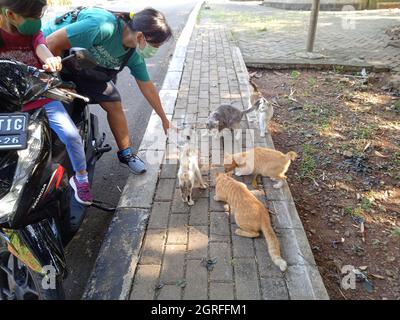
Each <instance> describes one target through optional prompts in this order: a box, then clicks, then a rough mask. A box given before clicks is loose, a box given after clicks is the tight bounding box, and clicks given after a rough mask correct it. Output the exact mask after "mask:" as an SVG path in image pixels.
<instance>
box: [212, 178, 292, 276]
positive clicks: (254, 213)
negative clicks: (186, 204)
mask: <svg viewBox="0 0 400 320" xmlns="http://www.w3.org/2000/svg"><path fill="white" fill-rule="evenodd" d="M215 181H216V185H215V196H214V200H215V201H224V202H226V203H227V204H228V205H229V207H230V209H231V212H232V213H233V214H234V215H235V221H236V224H237V225H238V227H239V228H238V229H236V231H235V233H236V234H237V235H239V236H242V237H248V238H255V237H258V236H259V235H260V231H262V233H263V234H264V237H265V239H266V240H267V245H268V252H269V255H270V256H271V259H272V261H273V262H274V263H275V264H276V265H277V266H278V267H279V269H280V270H281V271H285V270H286V268H287V263H286V261H285V260H283V259H282V257H281V250H280V245H279V241H278V238H277V237H276V234H275V232H274V230H273V229H272V226H271V221H270V217H269V213H268V209H267V208H266V207H265V206H264V205H263V204H262V203H261V201H259V200H258V199H257V198H256V197H255V196H254V195H253V194H252V193H251V192H250V190H249V189H247V186H246V185H245V184H244V183H242V182H239V181H236V180H235V179H233V178H232V177H230V176H228V175H227V174H225V173H220V172H219V173H217V174H216V177H215Z"/></svg>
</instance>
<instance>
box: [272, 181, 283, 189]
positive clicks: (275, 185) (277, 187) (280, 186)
mask: <svg viewBox="0 0 400 320" xmlns="http://www.w3.org/2000/svg"><path fill="white" fill-rule="evenodd" d="M282 185H283V182H282V181H279V182H278V183H275V184H274V185H273V187H274V188H275V189H280V188H282Z"/></svg>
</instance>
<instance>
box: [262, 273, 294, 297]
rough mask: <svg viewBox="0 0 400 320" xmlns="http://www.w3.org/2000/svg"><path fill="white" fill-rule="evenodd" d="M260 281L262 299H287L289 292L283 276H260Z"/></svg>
mask: <svg viewBox="0 0 400 320" xmlns="http://www.w3.org/2000/svg"><path fill="white" fill-rule="evenodd" d="M260 282H261V292H262V299H263V300H289V292H288V289H287V287H286V282H285V279H284V278H283V277H279V278H275V277H266V278H261V279H260Z"/></svg>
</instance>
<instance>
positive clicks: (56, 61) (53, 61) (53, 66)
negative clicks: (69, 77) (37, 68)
mask: <svg viewBox="0 0 400 320" xmlns="http://www.w3.org/2000/svg"><path fill="white" fill-rule="evenodd" d="M43 69H44V70H45V71H47V72H58V71H61V69H62V63H61V57H50V58H47V59H46V61H45V64H44V65H43Z"/></svg>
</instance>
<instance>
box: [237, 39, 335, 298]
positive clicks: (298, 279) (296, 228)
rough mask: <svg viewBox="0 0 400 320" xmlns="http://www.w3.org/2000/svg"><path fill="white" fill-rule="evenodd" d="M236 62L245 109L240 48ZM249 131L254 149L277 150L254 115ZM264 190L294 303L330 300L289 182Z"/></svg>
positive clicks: (266, 181) (244, 75) (268, 182)
mask: <svg viewBox="0 0 400 320" xmlns="http://www.w3.org/2000/svg"><path fill="white" fill-rule="evenodd" d="M235 55H236V58H237V59H236V61H234V64H235V69H236V74H237V77H238V81H239V86H240V91H241V94H242V101H243V105H244V106H245V107H247V106H248V105H249V104H250V92H251V91H250V86H249V74H248V71H247V68H246V64H245V61H244V59H243V56H242V53H241V51H240V49H239V47H235V48H234V56H235ZM246 116H247V121H248V123H249V129H254V132H255V135H257V136H255V137H254V138H255V139H254V141H255V146H260V147H267V148H273V149H275V148H274V144H273V141H272V137H271V135H269V134H266V137H265V138H261V137H259V136H258V131H259V129H258V125H257V117H256V115H255V113H253V112H252V113H248V114H246ZM263 185H264V190H265V192H266V194H267V198H268V200H269V201H271V202H272V207H273V208H270V209H273V210H272V211H273V212H276V213H277V214H276V216H274V217H273V218H272V221H273V224H274V227H275V229H276V230H277V231H278V232H279V233H280V234H281V235H282V238H281V246H282V248H284V249H285V250H283V251H285V252H289V255H288V256H287V257H286V260H287V261H288V263H289V267H288V271H287V272H286V274H285V280H286V284H287V289H288V292H289V297H290V299H291V300H328V299H329V295H328V293H327V291H326V288H325V286H324V283H323V281H322V278H321V275H320V273H319V271H318V267H317V265H316V263H315V260H314V255H313V253H312V250H311V248H310V245H309V242H308V239H307V236H306V233H305V231H304V228H303V224H302V222H301V220H300V217H299V215H298V212H297V210H296V205H295V203H294V201H293V197H292V194H291V192H290V189H289V186H288V184H287V182H285V183H284V185H283V187H282V188H281V189H278V190H277V189H274V188H273V187H272V181H271V180H270V179H268V178H263Z"/></svg>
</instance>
